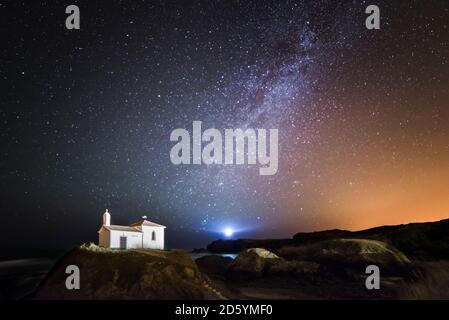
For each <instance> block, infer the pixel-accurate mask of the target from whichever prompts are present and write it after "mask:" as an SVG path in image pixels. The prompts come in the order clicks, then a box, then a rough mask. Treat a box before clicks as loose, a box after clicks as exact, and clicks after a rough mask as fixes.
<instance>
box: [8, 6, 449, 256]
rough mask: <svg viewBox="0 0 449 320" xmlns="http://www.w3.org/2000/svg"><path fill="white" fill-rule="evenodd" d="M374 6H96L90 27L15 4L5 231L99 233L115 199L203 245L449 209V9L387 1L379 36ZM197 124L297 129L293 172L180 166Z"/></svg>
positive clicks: (68, 237) (286, 165)
mask: <svg viewBox="0 0 449 320" xmlns="http://www.w3.org/2000/svg"><path fill="white" fill-rule="evenodd" d="M368 4H371V3H367V2H366V1H360V2H355V1H347V2H344V3H339V4H338V5H337V4H335V3H334V2H332V1H298V2H295V1H273V2H270V1H195V2H193V1H192V2H189V1H187V2H166V1H160V2H148V1H131V2H129V1H109V2H108V4H107V5H106V4H105V3H96V2H95V3H94V1H80V3H79V7H80V10H81V17H82V19H81V21H82V22H81V30H79V31H74V30H66V29H65V28H64V19H65V14H64V9H65V7H64V5H61V4H59V5H50V4H45V3H42V4H38V3H30V4H19V3H10V2H7V3H2V4H1V6H0V9H1V15H2V18H1V21H2V22H1V23H2V26H3V27H7V28H9V29H10V30H14V32H11V33H10V34H8V35H6V37H5V40H4V41H3V47H2V49H1V57H2V59H1V61H2V70H1V82H2V88H5V89H4V90H2V95H3V96H2V100H1V101H2V102H1V115H2V119H3V120H2V123H1V128H2V130H1V145H2V153H3V154H2V158H1V162H0V165H1V169H2V170H1V191H2V194H3V195H4V196H5V199H6V201H5V202H4V203H3V205H2V206H3V209H2V219H4V221H3V222H4V223H2V225H3V226H6V229H7V230H6V231H5V232H4V233H3V234H4V236H7V237H14V234H15V232H16V231H17V225H18V224H19V223H20V222H23V223H22V224H23V225H25V226H26V227H27V228H30V232H31V233H30V234H32V235H37V238H38V239H39V240H37V241H36V246H39V245H44V244H45V245H48V244H49V243H51V244H53V245H54V246H57V245H58V244H57V243H60V244H59V245H61V246H66V245H70V244H76V243H79V242H81V241H88V240H95V237H96V231H97V229H98V227H99V224H100V215H101V213H102V212H103V211H104V209H105V208H108V209H109V211H110V212H111V214H112V220H113V223H117V224H127V223H131V222H133V221H134V220H138V219H139V218H140V217H141V216H142V215H147V216H148V219H150V220H154V221H156V222H158V223H161V224H165V225H167V226H168V229H167V230H168V236H167V237H168V239H167V240H168V243H169V245H171V246H185V247H189V246H193V245H204V244H205V242H206V241H208V240H210V239H214V238H216V237H219V236H221V234H220V232H222V231H223V230H224V228H225V227H232V228H233V229H235V230H236V231H237V232H236V234H235V236H260V237H274V236H285V237H288V236H291V234H292V233H294V232H296V231H301V230H317V229H323V228H352V229H353V228H361V227H368V226H372V225H379V224H386V223H402V222H408V221H417V220H429V219H436V218H443V217H445V216H448V215H449V202H448V200H447V197H445V196H444V195H445V194H446V195H447V192H446V191H447V190H448V188H449V184H448V183H447V181H449V180H447V179H446V180H445V177H448V176H449V173H448V172H447V165H445V164H447V160H449V145H448V141H449V132H448V129H447V128H448V127H447V123H448V120H449V111H448V109H449V94H448V90H447V84H448V83H449V70H448V69H449V68H448V55H449V47H448V42H449V35H448V34H449V32H448V26H447V24H448V21H449V19H448V17H449V12H448V10H449V9H448V5H447V3H445V2H444V1H434V2H432V3H431V4H430V3H427V4H424V3H423V4H416V3H407V4H405V3H404V4H401V3H400V2H397V3H396V2H395V3H394V4H393V3H391V1H380V2H379V3H378V5H379V7H380V9H381V13H382V20H381V21H382V24H381V25H382V27H381V30H367V29H366V28H365V17H366V14H365V13H364V11H365V8H366V6H367V5H368ZM194 120H199V121H203V127H204V128H211V127H214V128H217V129H219V130H222V129H224V128H242V129H244V128H266V129H270V128H276V129H279V134H280V140H279V148H280V151H279V152H280V153H279V157H280V162H279V170H278V173H277V174H276V175H274V176H260V175H259V174H258V166H246V165H244V166H241V165H239V166H237V165H234V166H219V165H211V166H204V165H202V166H197V165H190V166H189V165H184V166H175V165H173V164H172V163H171V162H170V155H169V153H170V148H171V147H172V145H173V143H171V142H170V139H169V138H170V132H171V131H172V130H174V129H176V128H186V129H189V130H191V126H192V121H194ZM445 124H446V125H445ZM444 181H446V182H444ZM425 190H428V191H425ZM429 190H430V191H431V194H432V197H430V198H429V202H426V201H424V200H417V202H413V201H414V200H413V199H420V196H418V195H421V197H425V196H424V194H425V192H430V191H429ZM423 192H424V193H423ZM430 199H431V201H430ZM409 203H414V204H412V205H409ZM31 226H34V227H36V228H33V229H32V230H31ZM67 226H70V230H69V231H68V230H67Z"/></svg>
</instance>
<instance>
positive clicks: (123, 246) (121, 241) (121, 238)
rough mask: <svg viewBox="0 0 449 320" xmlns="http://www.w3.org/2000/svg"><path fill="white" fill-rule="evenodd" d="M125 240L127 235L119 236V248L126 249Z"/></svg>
mask: <svg viewBox="0 0 449 320" xmlns="http://www.w3.org/2000/svg"><path fill="white" fill-rule="evenodd" d="M127 240H128V238H127V237H120V249H126V245H127V242H128V241H127Z"/></svg>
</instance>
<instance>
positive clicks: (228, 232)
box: [223, 228, 234, 237]
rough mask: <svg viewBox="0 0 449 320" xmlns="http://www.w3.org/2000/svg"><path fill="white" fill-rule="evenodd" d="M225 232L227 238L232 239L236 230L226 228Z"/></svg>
mask: <svg viewBox="0 0 449 320" xmlns="http://www.w3.org/2000/svg"><path fill="white" fill-rule="evenodd" d="M223 232H224V235H225V236H226V237H232V235H233V234H234V230H232V229H231V228H226V229H224V230H223Z"/></svg>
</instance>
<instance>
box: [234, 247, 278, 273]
mask: <svg viewBox="0 0 449 320" xmlns="http://www.w3.org/2000/svg"><path fill="white" fill-rule="evenodd" d="M272 259H279V257H278V256H277V255H275V254H274V253H272V252H270V251H268V250H266V249H262V248H252V249H247V250H245V251H243V252H242V253H240V254H239V255H238V256H237V258H235V259H234V260H233V261H232V262H230V263H229V267H228V270H227V277H228V278H233V279H250V278H258V277H260V276H261V275H262V272H263V270H264V267H265V264H266V262H267V261H269V260H272Z"/></svg>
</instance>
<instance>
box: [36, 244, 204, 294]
mask: <svg viewBox="0 0 449 320" xmlns="http://www.w3.org/2000/svg"><path fill="white" fill-rule="evenodd" d="M68 265H76V266H78V267H79V269H80V289H79V290H67V289H66V287H65V280H66V278H67V276H68V275H67V274H66V273H65V269H66V267H67V266H68ZM203 280H204V279H203V276H202V274H201V273H200V272H199V270H198V267H197V266H196V264H195V263H194V261H193V260H192V259H191V258H190V257H189V255H188V254H187V253H186V252H183V251H161V250H152V249H134V250H117V249H105V248H101V247H98V246H95V245H87V246H86V245H84V246H81V247H79V248H75V249H74V250H72V251H71V252H69V253H68V254H66V255H65V256H64V257H63V258H61V259H60V260H59V261H58V262H57V263H56V264H55V266H54V267H53V269H52V270H51V271H50V273H49V274H48V275H47V277H46V278H45V280H44V281H43V282H42V284H41V285H40V286H39V288H38V290H37V293H36V294H35V296H34V299H203V298H204V297H205V296H206V295H207V292H206V290H207V289H205V288H204V286H203Z"/></svg>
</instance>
